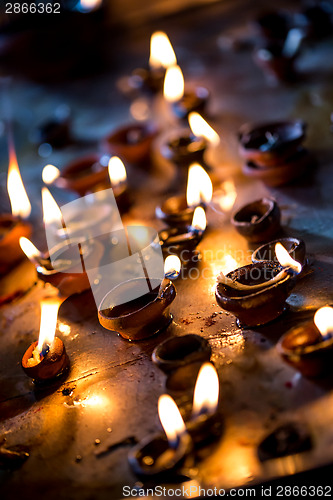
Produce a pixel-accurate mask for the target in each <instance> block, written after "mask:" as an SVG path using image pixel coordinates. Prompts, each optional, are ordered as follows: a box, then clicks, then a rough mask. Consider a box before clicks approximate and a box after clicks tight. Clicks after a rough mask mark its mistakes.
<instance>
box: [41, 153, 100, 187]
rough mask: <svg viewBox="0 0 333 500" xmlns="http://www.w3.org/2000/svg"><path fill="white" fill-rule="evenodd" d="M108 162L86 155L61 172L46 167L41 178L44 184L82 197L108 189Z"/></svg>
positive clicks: (51, 167) (94, 155) (51, 166)
mask: <svg viewBox="0 0 333 500" xmlns="http://www.w3.org/2000/svg"><path fill="white" fill-rule="evenodd" d="M108 161H109V157H106V156H102V157H101V156H100V155H98V154H94V153H92V154H87V155H85V156H81V157H79V158H76V159H75V160H73V161H71V162H70V163H68V164H67V165H66V166H65V167H64V168H63V169H62V171H61V172H60V171H59V170H58V169H57V168H56V167H54V166H53V165H46V166H45V167H44V169H43V173H42V178H43V181H44V182H45V184H49V185H51V184H54V185H55V186H57V187H59V188H62V189H69V190H70V191H74V192H75V193H78V194H79V195H80V196H84V195H85V194H87V193H89V192H92V191H96V190H98V189H103V188H106V187H109V185H110V182H109V175H108V168H107V167H108Z"/></svg>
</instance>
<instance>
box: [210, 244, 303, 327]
mask: <svg viewBox="0 0 333 500" xmlns="http://www.w3.org/2000/svg"><path fill="white" fill-rule="evenodd" d="M276 252H277V256H278V259H279V261H280V263H279V264H278V263H275V262H273V261H261V262H257V263H255V264H249V265H247V266H243V267H240V268H238V269H236V270H235V271H231V272H230V273H228V274H227V275H226V276H224V274H223V273H221V274H220V276H219V277H218V284H217V286H216V290H215V296H216V300H217V303H218V304H219V305H220V306H221V307H222V309H225V310H227V311H230V312H232V313H233V314H234V315H235V316H236V318H237V320H238V322H239V323H241V324H242V325H246V326H248V327H252V326H260V325H264V324H266V323H269V322H270V321H272V320H273V319H275V318H277V317H278V316H280V315H281V314H282V313H283V311H284V310H285V307H286V299H287V298H288V296H289V294H290V292H291V290H292V288H293V287H294V286H295V284H296V279H295V278H296V276H297V275H298V274H299V273H300V272H301V270H302V266H301V264H299V263H298V262H296V261H294V260H293V259H292V258H291V257H290V255H289V254H288V252H287V250H286V249H284V248H283V246H282V245H280V244H279V243H278V244H277V246H276Z"/></svg>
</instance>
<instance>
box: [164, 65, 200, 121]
mask: <svg viewBox="0 0 333 500" xmlns="http://www.w3.org/2000/svg"><path fill="white" fill-rule="evenodd" d="M163 94H164V98H165V99H166V101H168V102H169V103H170V104H171V107H172V110H173V112H174V114H175V115H176V116H177V117H178V118H180V119H186V118H187V117H188V115H189V114H190V113H191V112H197V113H201V114H202V113H204V111H205V109H206V105H207V102H208V100H209V91H208V90H207V89H206V88H204V87H193V88H189V87H187V88H186V89H185V88H184V77H183V73H182V70H181V69H180V67H179V66H177V65H174V66H170V67H169V68H168V69H167V71H166V73H165V79H164V88H163Z"/></svg>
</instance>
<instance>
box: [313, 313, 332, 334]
mask: <svg viewBox="0 0 333 500" xmlns="http://www.w3.org/2000/svg"><path fill="white" fill-rule="evenodd" d="M313 320H314V322H315V325H316V327H317V328H318V330H319V331H320V333H321V334H322V336H323V337H325V335H327V334H329V333H333V307H329V306H325V307H321V308H320V309H318V311H317V312H316V314H315V315H314V318H313Z"/></svg>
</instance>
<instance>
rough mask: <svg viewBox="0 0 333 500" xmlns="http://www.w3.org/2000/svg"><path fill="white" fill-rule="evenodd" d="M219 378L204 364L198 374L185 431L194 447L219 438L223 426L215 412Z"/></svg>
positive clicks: (213, 370) (210, 365) (209, 366)
mask: <svg viewBox="0 0 333 500" xmlns="http://www.w3.org/2000/svg"><path fill="white" fill-rule="evenodd" d="M218 401H219V377H218V374H217V371H216V369H215V367H214V366H213V365H212V364H211V363H204V364H203V365H202V366H201V368H200V370H199V373H198V378H197V381H196V384H195V388H194V395H193V408H192V416H191V419H190V420H189V421H187V422H186V429H187V431H188V433H189V434H190V436H191V437H192V439H193V442H194V446H195V447H202V446H206V445H207V444H210V443H211V442H212V441H215V442H216V440H217V438H219V437H220V436H221V433H222V430H223V425H222V420H221V416H220V415H219V414H218V412H217V408H218Z"/></svg>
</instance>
